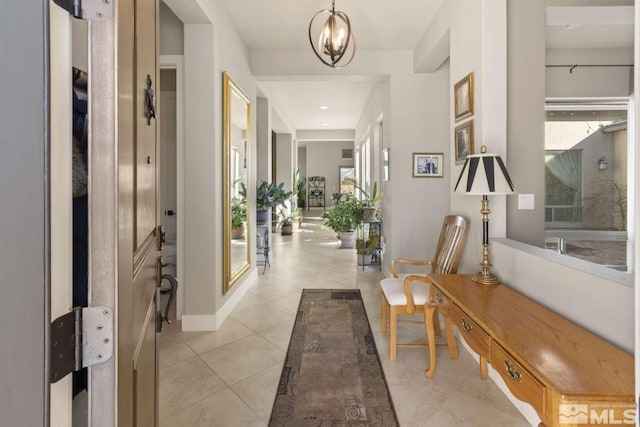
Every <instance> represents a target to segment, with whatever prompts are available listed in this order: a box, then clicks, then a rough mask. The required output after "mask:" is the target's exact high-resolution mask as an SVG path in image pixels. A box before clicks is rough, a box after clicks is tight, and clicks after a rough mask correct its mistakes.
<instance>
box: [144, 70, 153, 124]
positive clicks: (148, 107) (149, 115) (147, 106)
mask: <svg viewBox="0 0 640 427" xmlns="http://www.w3.org/2000/svg"><path fill="white" fill-rule="evenodd" d="M152 86H153V80H151V76H150V75H149V74H147V88H146V89H145V90H144V116H145V117H146V119H147V125H148V126H151V119H155V118H156V106H155V101H154V98H155V91H154V90H153V89H152Z"/></svg>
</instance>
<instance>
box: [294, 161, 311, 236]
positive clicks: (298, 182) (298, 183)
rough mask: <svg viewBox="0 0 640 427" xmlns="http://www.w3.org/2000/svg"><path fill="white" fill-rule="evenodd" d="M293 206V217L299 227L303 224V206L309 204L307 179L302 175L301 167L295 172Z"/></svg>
mask: <svg viewBox="0 0 640 427" xmlns="http://www.w3.org/2000/svg"><path fill="white" fill-rule="evenodd" d="M291 202H292V206H295V208H294V210H293V219H294V220H295V221H298V227H301V226H302V208H304V207H306V206H307V180H306V179H305V178H301V177H300V169H296V171H295V173H294V174H293V196H292V200H291Z"/></svg>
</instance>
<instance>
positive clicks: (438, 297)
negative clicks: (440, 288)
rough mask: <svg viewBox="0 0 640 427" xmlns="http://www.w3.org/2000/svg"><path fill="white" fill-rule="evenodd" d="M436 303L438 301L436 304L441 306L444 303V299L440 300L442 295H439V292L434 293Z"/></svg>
mask: <svg viewBox="0 0 640 427" xmlns="http://www.w3.org/2000/svg"><path fill="white" fill-rule="evenodd" d="M436 301H438V303H440V304H442V303H443V301H444V298H442V295H440V293H439V292H436Z"/></svg>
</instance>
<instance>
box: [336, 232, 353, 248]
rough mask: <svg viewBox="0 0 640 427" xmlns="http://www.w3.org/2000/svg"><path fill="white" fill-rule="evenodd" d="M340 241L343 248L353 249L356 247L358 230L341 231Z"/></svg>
mask: <svg viewBox="0 0 640 427" xmlns="http://www.w3.org/2000/svg"><path fill="white" fill-rule="evenodd" d="M340 241H341V242H342V246H341V247H342V248H343V249H353V248H355V247H356V232H355V231H341V232H340Z"/></svg>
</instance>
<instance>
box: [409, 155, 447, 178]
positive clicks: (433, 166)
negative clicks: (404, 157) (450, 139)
mask: <svg viewBox="0 0 640 427" xmlns="http://www.w3.org/2000/svg"><path fill="white" fill-rule="evenodd" d="M443 169H444V154H442V153H413V177H414V178H442V176H443V175H442V170H443Z"/></svg>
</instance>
